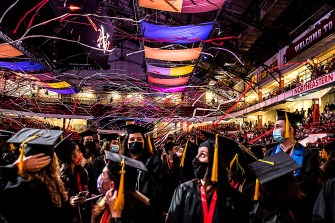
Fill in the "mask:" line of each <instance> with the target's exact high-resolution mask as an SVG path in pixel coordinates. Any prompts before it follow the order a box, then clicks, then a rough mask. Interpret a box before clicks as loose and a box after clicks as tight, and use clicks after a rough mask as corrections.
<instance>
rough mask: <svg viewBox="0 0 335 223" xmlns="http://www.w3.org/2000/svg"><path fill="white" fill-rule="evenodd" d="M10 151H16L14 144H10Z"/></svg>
mask: <svg viewBox="0 0 335 223" xmlns="http://www.w3.org/2000/svg"><path fill="white" fill-rule="evenodd" d="M9 149H10V150H11V151H14V150H15V146H14V144H13V143H10V144H9Z"/></svg>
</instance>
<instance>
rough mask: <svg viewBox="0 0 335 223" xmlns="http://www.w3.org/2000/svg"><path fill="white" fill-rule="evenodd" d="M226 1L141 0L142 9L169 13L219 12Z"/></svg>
mask: <svg viewBox="0 0 335 223" xmlns="http://www.w3.org/2000/svg"><path fill="white" fill-rule="evenodd" d="M223 3H224V0H207V1H205V0H184V1H183V0H174V1H169V0H139V5H140V7H144V8H150V9H157V10H163V11H169V12H181V13H201V12H209V11H213V10H218V9H220V8H221V7H222V5H223Z"/></svg>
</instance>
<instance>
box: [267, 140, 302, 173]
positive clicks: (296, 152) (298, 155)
mask: <svg viewBox="0 0 335 223" xmlns="http://www.w3.org/2000/svg"><path fill="white" fill-rule="evenodd" d="M281 151H282V149H281V148H280V144H278V145H277V148H276V149H275V150H274V152H273V153H272V154H271V155H274V154H276V153H279V152H281ZM304 153H305V149H304V148H303V147H301V146H300V145H299V144H296V142H295V143H294V145H293V147H292V149H291V152H290V154H288V155H289V156H290V157H291V158H292V159H294V160H295V161H296V162H297V163H298V164H299V165H300V166H302V162H303V159H304ZM300 173H301V169H297V170H296V171H294V176H295V177H296V176H300Z"/></svg>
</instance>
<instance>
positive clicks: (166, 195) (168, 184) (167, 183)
mask: <svg viewBox="0 0 335 223" xmlns="http://www.w3.org/2000/svg"><path fill="white" fill-rule="evenodd" d="M179 165H180V158H179V157H177V156H176V155H174V156H173V161H172V162H171V161H170V160H169V159H166V160H164V161H163V171H162V181H163V184H162V186H163V199H162V202H163V211H164V212H167V211H168V209H169V206H170V202H171V198H172V196H173V193H174V190H175V189H176V187H177V186H178V185H179V183H178V182H179V174H180V167H179Z"/></svg>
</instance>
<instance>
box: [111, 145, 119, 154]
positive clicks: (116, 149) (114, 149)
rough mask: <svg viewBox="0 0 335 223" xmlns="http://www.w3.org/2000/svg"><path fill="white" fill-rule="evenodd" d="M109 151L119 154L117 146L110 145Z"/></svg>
mask: <svg viewBox="0 0 335 223" xmlns="http://www.w3.org/2000/svg"><path fill="white" fill-rule="evenodd" d="M111 151H112V152H113V153H117V152H119V146H118V145H112V148H111Z"/></svg>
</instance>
